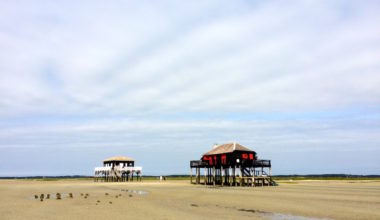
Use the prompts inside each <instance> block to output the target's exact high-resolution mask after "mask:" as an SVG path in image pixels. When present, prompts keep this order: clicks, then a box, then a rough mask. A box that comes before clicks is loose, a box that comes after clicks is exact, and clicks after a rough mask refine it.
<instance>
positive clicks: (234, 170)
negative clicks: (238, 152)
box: [232, 165, 237, 186]
mask: <svg viewBox="0 0 380 220" xmlns="http://www.w3.org/2000/svg"><path fill="white" fill-rule="evenodd" d="M232 171H233V174H234V176H233V178H232V179H233V182H234V183H235V186H237V181H236V165H234V169H233V170H232Z"/></svg>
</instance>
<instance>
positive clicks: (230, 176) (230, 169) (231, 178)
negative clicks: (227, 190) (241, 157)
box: [228, 166, 234, 186]
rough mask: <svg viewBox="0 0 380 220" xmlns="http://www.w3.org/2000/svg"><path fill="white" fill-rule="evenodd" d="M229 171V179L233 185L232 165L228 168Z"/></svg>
mask: <svg viewBox="0 0 380 220" xmlns="http://www.w3.org/2000/svg"><path fill="white" fill-rule="evenodd" d="M228 172H229V173H230V175H229V177H228V179H229V180H228V181H230V186H232V183H233V180H234V179H233V177H232V167H231V166H230V168H228Z"/></svg>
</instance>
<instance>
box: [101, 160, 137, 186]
mask: <svg viewBox="0 0 380 220" xmlns="http://www.w3.org/2000/svg"><path fill="white" fill-rule="evenodd" d="M141 176H142V167H135V160H134V159H132V158H130V157H123V156H117V157H110V158H108V159H105V160H104V161H103V167H95V175H94V180H95V182H97V181H104V182H126V181H133V178H134V177H135V179H136V180H138V181H141Z"/></svg>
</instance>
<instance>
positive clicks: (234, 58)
mask: <svg viewBox="0 0 380 220" xmlns="http://www.w3.org/2000/svg"><path fill="white" fill-rule="evenodd" d="M0 5H1V7H0V77H1V80H0V122H2V125H0V149H7V150H6V152H8V153H10V152H11V151H12V150H10V149H16V148H18V149H30V151H33V150H31V149H32V148H35V149H39V148H43V149H48V148H56V149H64V148H67V149H77V148H83V149H84V148H91V147H93V148H98V149H103V150H104V151H101V153H99V155H101V154H104V153H105V152H107V151H106V149H107V148H106V146H110V148H111V149H109V148H108V150H110V151H113V150H114V151H115V153H116V151H117V150H116V149H118V150H121V149H122V148H121V147H122V146H124V145H127V144H128V145H131V146H132V145H133V146H135V148H134V149H129V150H130V151H136V152H135V153H136V154H138V155H140V156H141V155H143V153H142V152H143V151H144V150H143V149H147V150H154V151H156V149H160V151H161V152H169V151H172V152H174V153H173V154H171V156H174V155H176V156H178V155H177V154H176V153H175V152H176V151H183V152H187V153H188V154H189V155H192V156H196V155H198V153H199V151H200V152H203V151H204V150H203V149H204V147H205V143H207V144H210V143H213V142H215V141H228V140H230V139H233V140H237V141H239V140H241V141H243V142H244V143H245V144H247V145H254V146H258V147H260V146H263V148H262V149H260V148H259V150H263V151H264V152H268V153H269V152H272V153H275V152H287V153H289V152H301V153H302V152H303V153H305V152H314V151H318V152H325V151H328V150H329V149H334V150H335V151H337V152H355V150H356V149H357V147H356V146H357V145H360V144H361V143H362V145H363V147H362V148H361V150H362V151H365V152H373V151H376V152H377V151H378V150H379V149H377V146H378V144H379V142H380V141H379V140H378V138H377V137H376V134H377V133H378V130H377V129H376V127H377V126H378V119H379V115H378V107H379V105H380V99H379V97H380V89H379V88H380V87H379V86H378V85H379V84H380V76H379V70H380V65H379V63H380V62H379V60H380V40H379V37H378V36H379V34H380V30H379V28H378V23H380V16H379V15H378V11H379V9H380V4H378V3H377V2H372V1H361V2H360V3H358V2H354V1H352V2H351V1H348V2H347V1H335V2H331V1H308V2H304V1H292V2H287V3H281V2H276V1H269V2H256V3H251V2H245V1H234V2H233V3H232V2H220V1H205V2H202V3H200V2H186V3H184V2H181V3H175V2H172V1H166V2H160V4H158V3H153V2H145V1H143V2H139V3H135V2H124V1H120V2H113V3H103V2H93V1H83V2H81V3H76V2H71V1H65V2H49V3H47V2H43V1H41V2H39V1H37V2H33V3H32V2H23V1H20V2H5V1H3V2H0ZM363 115H364V116H363ZM260 117H262V118H261V119H260ZM236 118H238V119H236ZM351 118H354V119H353V121H350V119H351ZM111 146H113V147H111ZM179 146H181V147H179ZM193 146H197V147H196V148H193ZM282 146H286V149H285V148H283V147H282ZM138 149H142V150H141V152H140V151H139V150H138ZM193 150H197V152H198V153H197V154H195V153H193V154H192V152H194V151H193ZM15 151H16V150H15ZM156 152H157V153H159V151H158V150H157V151H156ZM82 153H83V152H82ZM93 159H94V158H93ZM186 159H187V158H186ZM91 160H92V159H89V161H91ZM146 160H147V159H146ZM147 161H148V160H147ZM147 163H148V164H149V162H147ZM374 166H377V167H378V166H379V164H375V165H374ZM162 169H163V170H164V168H162ZM157 172H159V171H157Z"/></svg>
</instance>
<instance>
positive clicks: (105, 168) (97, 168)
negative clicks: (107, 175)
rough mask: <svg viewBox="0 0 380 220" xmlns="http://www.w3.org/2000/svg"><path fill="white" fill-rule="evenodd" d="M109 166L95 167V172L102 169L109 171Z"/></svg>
mask: <svg viewBox="0 0 380 220" xmlns="http://www.w3.org/2000/svg"><path fill="white" fill-rule="evenodd" d="M111 169H112V168H111V167H95V172H99V171H103V172H107V171H111Z"/></svg>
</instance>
